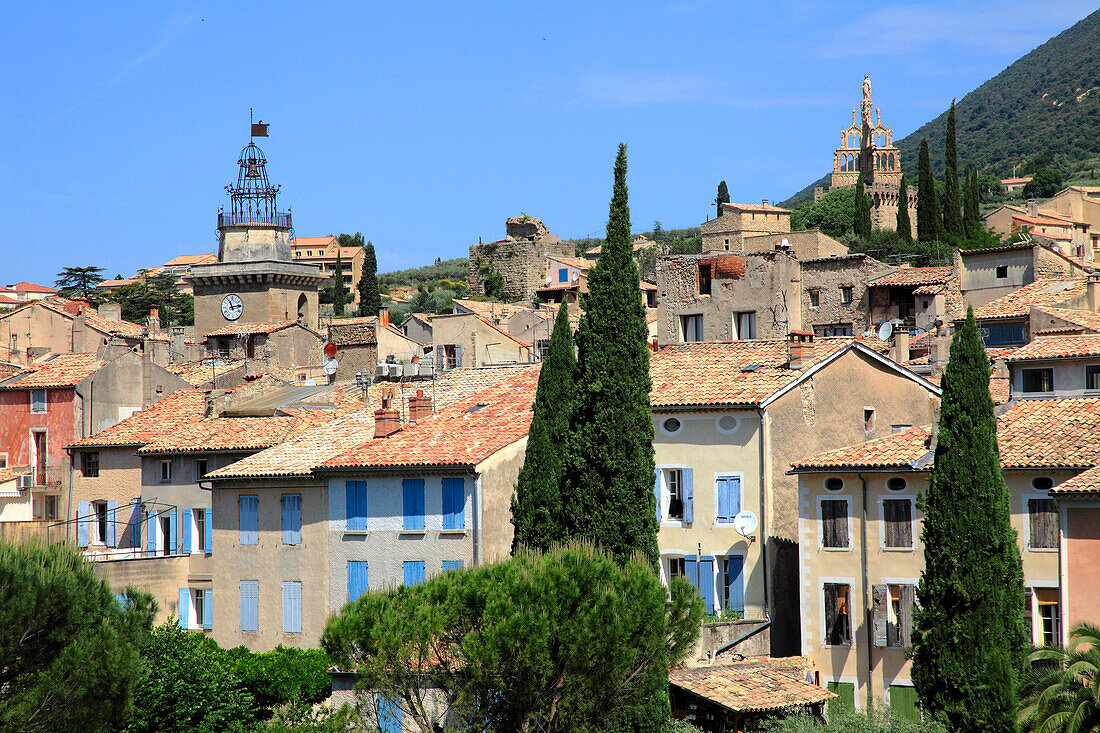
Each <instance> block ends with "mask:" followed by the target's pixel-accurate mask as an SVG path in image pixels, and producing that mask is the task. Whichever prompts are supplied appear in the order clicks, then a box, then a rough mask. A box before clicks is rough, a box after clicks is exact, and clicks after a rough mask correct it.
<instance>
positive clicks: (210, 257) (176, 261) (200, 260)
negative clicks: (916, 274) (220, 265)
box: [164, 254, 218, 267]
mask: <svg viewBox="0 0 1100 733" xmlns="http://www.w3.org/2000/svg"><path fill="white" fill-rule="evenodd" d="M217 261H218V256H217V255H215V254H205V255H180V256H179V257H173V258H172V259H170V260H168V261H167V262H165V263H164V266H165V267H176V266H181V265H205V264H206V263H208V262H217Z"/></svg>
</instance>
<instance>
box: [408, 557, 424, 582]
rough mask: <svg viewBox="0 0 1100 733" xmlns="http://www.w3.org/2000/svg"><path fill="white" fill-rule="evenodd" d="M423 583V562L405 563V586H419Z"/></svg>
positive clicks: (410, 561)
mask: <svg viewBox="0 0 1100 733" xmlns="http://www.w3.org/2000/svg"><path fill="white" fill-rule="evenodd" d="M423 582H424V561H423V560H406V561H405V585H419V584H421V583H423Z"/></svg>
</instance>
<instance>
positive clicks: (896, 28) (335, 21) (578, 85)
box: [0, 0, 1095, 284]
mask: <svg viewBox="0 0 1100 733" xmlns="http://www.w3.org/2000/svg"><path fill="white" fill-rule="evenodd" d="M1094 8H1095V4H1094V3H1090V2H1079V1H1076V0H1050V1H1049V2H1044V3H1042V10H1041V11H1039V10H1037V6H1036V5H1035V3H1034V2H1015V1H1013V2H969V3H957V2H913V3H896V4H893V5H891V4H888V3H882V2H876V3H866V4H862V3H858V2H843V3H842V2H831V1H829V0H825V1H822V2H805V3H794V2H791V3H782V2H776V3H742V2H707V1H705V0H704V1H697V2H632V3H605V2H591V1H589V2H555V3H524V2H514V1H513V2H499V3H498V2H481V3H442V2H440V3H420V2H410V1H408V0H406V1H403V2H397V3H391V2H386V3H382V2H378V3H373V2H372V3H367V2H361V3H347V4H324V3H300V2H294V3H291V2H263V3H243V2H242V3H203V2H189V3H177V2H159V3H132V4H123V3H72V4H58V3H48V4H47V3H18V4H16V3H12V4H9V5H8V6H7V7H6V8H5V11H4V20H3V23H2V24H0V68H3V69H4V74H3V77H2V80H3V83H2V84H0V94H2V98H0V99H2V102H0V251H2V252H3V253H4V256H3V257H2V258H0V284H6V283H11V282H16V281H19V280H31V281H37V282H42V283H52V281H53V280H54V277H55V274H56V273H57V271H58V270H59V269H60V268H61V267H63V266H78V265H80V266H82V265H99V266H101V267H104V268H106V269H107V270H108V274H109V275H110V276H113V275H115V274H116V273H121V274H123V275H129V274H132V273H133V272H134V271H135V270H136V269H137V268H139V267H145V266H153V265H158V264H161V263H163V262H164V261H166V260H168V259H170V258H172V257H174V256H176V255H178V254H189V253H198V252H212V251H216V248H217V242H216V238H215V226H216V215H217V210H218V207H219V206H221V205H223V204H225V203H227V200H228V199H227V196H226V194H225V191H224V186H225V184H227V183H229V182H230V181H232V180H235V179H236V160H237V155H238V153H239V152H240V149H241V148H242V147H243V146H244V145H245V144H246V143H247V142H248V134H247V133H248V110H249V107H252V108H254V109H255V111H256V116H257V117H258V118H262V119H263V120H264V121H265V122H269V123H270V124H271V137H270V138H269V139H267V140H260V141H259V142H260V144H261V146H262V147H263V149H264V151H265V152H266V154H267V157H268V160H269V163H268V172H269V174H270V176H271V177H272V180H273V181H275V182H277V183H280V184H281V185H282V191H281V193H280V203H281V207H286V206H290V207H291V208H292V210H293V212H294V223H295V229H296V232H297V234H298V235H299V236H315V235H323V234H334V233H339V232H341V231H349V232H354V231H357V230H358V231H362V232H363V233H364V235H366V236H367V237H368V238H369V239H371V240H373V241H374V243H375V246H376V248H377V250H378V256H379V266H380V269H382V270H390V269H396V268H401V267H410V266H416V265H419V264H424V263H428V262H431V261H432V260H434V259H435V258H436V257H442V258H444V259H447V258H450V257H458V256H465V255H466V253H467V248H468V246H469V244H470V243H471V242H476V241H477V240H478V237H483V238H484V239H485V240H486V241H489V240H491V239H496V238H499V237H501V236H503V234H504V220H505V218H507V217H508V216H512V215H516V214H519V213H520V212H525V213H527V214H530V215H533V216H538V217H540V218H542V219H543V220H544V221H545V222H546V224H547V226H549V227H550V230H551V231H552V232H554V233H556V234H558V235H560V236H563V237H570V236H585V235H600V234H601V233H602V231H603V227H604V223H605V219H606V216H607V203H608V199H609V197H610V192H611V167H612V163H613V161H614V155H615V149H616V144H617V143H618V142H620V141H624V142H626V143H628V145H629V146H630V149H629V160H630V174H629V185H630V204H631V213H632V220H633V222H634V229H635V230H636V231H641V230H644V229H648V228H650V227H652V225H653V221H654V220H657V219H659V220H660V221H661V222H662V224H663V225H664V226H665V227H666V228H671V227H680V226H694V225H698V224H699V223H700V222H701V221H703V220H704V219H705V218H706V216H707V215H708V213H710V212H711V211H712V210H713V209H712V207H711V205H710V202H711V201H712V200H713V198H714V193H715V187H716V185H717V183H718V181H719V180H721V179H725V180H726V181H727V182H728V184H729V188H730V195H731V197H732V198H733V200H735V201H749V202H752V201H759V200H760V199H763V198H767V199H771V200H773V201H775V200H781V199H783V198H786V197H787V196H788V195H790V194H792V193H794V192H795V191H796V190H798V189H800V188H801V187H803V186H804V185H806V184H808V183H809V182H810V181H812V180H814V179H815V178H817V177H818V176H820V175H821V174H822V173H824V172H826V171H827V170H828V169H829V167H830V166H831V160H832V158H831V156H832V149H833V148H834V147H835V146H836V144H837V140H838V139H839V135H838V133H839V131H840V129H841V127H842V126H843V125H845V124H846V123H847V122H848V121H850V119H851V109H852V108H853V107H854V106H856V104H857V102H858V98H859V86H860V83H861V82H862V79H863V74H864V72H869V73H870V74H871V80H872V83H873V86H874V98H875V102H876V104H877V105H878V106H880V107H881V108H882V111H883V122H884V123H886V124H888V125H891V126H892V127H893V128H894V131H895V135H896V136H897V137H898V138H900V137H902V136H904V135H906V134H908V133H909V132H910V131H912V130H913V129H915V128H916V127H918V126H920V125H921V124H923V123H924V122H926V121H927V120H928V119H930V118H931V117H933V116H935V115H936V114H938V113H939V112H941V111H942V110H943V109H945V108H946V107H947V105H948V104H949V103H950V100H951V98H952V97H961V96H962V95H964V94H966V92H968V91H970V90H971V89H973V88H974V87H976V86H977V85H979V84H980V83H981V82H983V81H984V80H986V79H987V78H989V77H991V76H993V75H994V74H996V73H998V72H999V71H1001V70H1002V69H1004V68H1005V67H1006V66H1008V65H1009V64H1010V63H1012V61H1014V60H1015V59H1016V58H1018V57H1019V56H1021V55H1023V54H1024V53H1026V52H1027V51H1029V50H1031V49H1032V48H1034V47H1035V46H1037V45H1039V44H1041V43H1043V42H1044V41H1045V40H1046V39H1048V38H1049V37H1051V36H1053V35H1056V34H1057V33H1059V32H1060V31H1062V30H1064V29H1065V28H1068V27H1069V26H1070V25H1072V24H1073V23H1074V22H1076V21H1077V20H1079V19H1081V18H1083V17H1085V16H1086V15H1087V14H1088V13H1089V12H1091V11H1092V10H1093V9H1094Z"/></svg>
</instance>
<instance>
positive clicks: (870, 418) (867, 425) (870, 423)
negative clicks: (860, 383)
mask: <svg viewBox="0 0 1100 733" xmlns="http://www.w3.org/2000/svg"><path fill="white" fill-rule="evenodd" d="M863 429H864V430H866V431H867V432H871V431H873V430H874V429H875V408H873V407H864V408H863Z"/></svg>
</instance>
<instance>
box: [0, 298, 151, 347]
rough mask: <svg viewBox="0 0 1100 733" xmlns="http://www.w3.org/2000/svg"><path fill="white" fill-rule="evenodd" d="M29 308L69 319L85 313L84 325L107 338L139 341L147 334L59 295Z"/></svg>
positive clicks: (136, 327)
mask: <svg viewBox="0 0 1100 733" xmlns="http://www.w3.org/2000/svg"><path fill="white" fill-rule="evenodd" d="M28 307H29V308H48V309H49V310H51V311H53V312H54V313H57V314H59V315H61V316H63V317H64V318H69V319H71V318H73V317H74V316H76V314H77V312H78V311H83V313H84V323H85V324H86V325H87V326H89V327H90V328H94V329H95V330H97V331H99V332H100V333H103V334H105V335H107V336H122V337H125V338H135V339H138V338H141V337H142V336H143V335H144V334H145V328H144V327H143V326H139V325H138V324H136V323H130V322H129V321H118V322H115V321H109V320H107V319H106V318H103V317H102V316H100V315H99V314H98V313H96V311H95V309H94V308H92V307H91V306H90V305H88V304H86V303H80V302H78V301H75V300H69V299H67V298H62V297H61V296H59V295H51V296H50V297H48V298H44V299H42V300H36V301H33V302H32V303H31V304H30V305H29V306H28ZM24 312H25V309H20V310H16V311H11V312H10V313H4V314H2V315H0V318H6V317H7V316H9V315H11V314H14V313H24Z"/></svg>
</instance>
